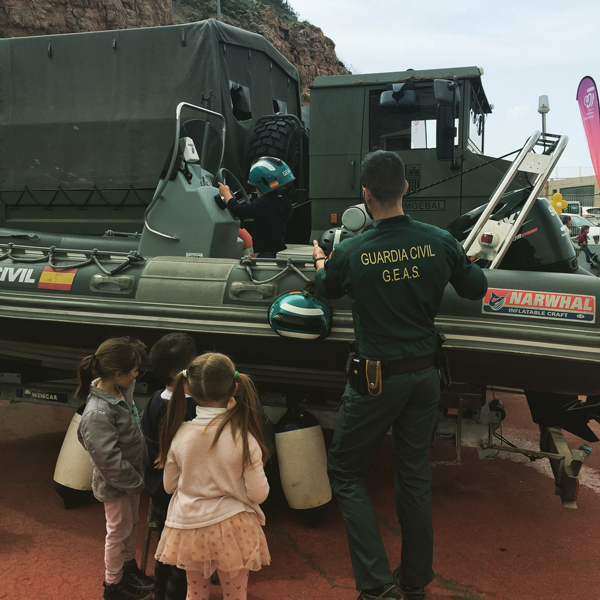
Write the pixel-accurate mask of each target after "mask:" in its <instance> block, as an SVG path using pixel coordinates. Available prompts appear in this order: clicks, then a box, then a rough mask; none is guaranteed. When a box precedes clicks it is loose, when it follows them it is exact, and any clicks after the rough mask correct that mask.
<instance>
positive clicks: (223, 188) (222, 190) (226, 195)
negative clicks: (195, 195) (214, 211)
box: [217, 181, 233, 203]
mask: <svg viewBox="0 0 600 600" xmlns="http://www.w3.org/2000/svg"><path fill="white" fill-rule="evenodd" d="M217 187H218V188H219V194H221V196H223V200H225V203H227V202H229V201H230V200H231V199H232V198H233V196H232V194H231V192H230V191H229V186H228V185H224V184H222V183H221V182H220V181H217Z"/></svg>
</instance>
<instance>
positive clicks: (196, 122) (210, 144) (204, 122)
mask: <svg viewBox="0 0 600 600" xmlns="http://www.w3.org/2000/svg"><path fill="white" fill-rule="evenodd" d="M182 116H185V115H183V114H182ZM188 116H189V115H188ZM222 127H223V126H222V122H221V120H220V119H217V118H215V117H214V116H212V115H210V114H208V113H198V112H195V113H194V118H193V119H189V120H187V121H183V122H182V124H181V129H180V137H190V138H192V140H193V141H194V145H195V146H196V151H197V152H198V156H199V158H200V165H201V166H202V168H203V169H205V170H206V171H208V172H209V173H212V174H213V175H214V174H216V172H217V171H218V170H219V167H220V166H221V160H222V156H223V139H222Z"/></svg>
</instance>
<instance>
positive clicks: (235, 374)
mask: <svg viewBox="0 0 600 600" xmlns="http://www.w3.org/2000/svg"><path fill="white" fill-rule="evenodd" d="M238 375H239V373H238V372H237V371H236V372H235V373H234V374H233V378H234V379H237V376H238Z"/></svg>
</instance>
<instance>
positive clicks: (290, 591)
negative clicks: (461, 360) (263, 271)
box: [0, 394, 600, 600]
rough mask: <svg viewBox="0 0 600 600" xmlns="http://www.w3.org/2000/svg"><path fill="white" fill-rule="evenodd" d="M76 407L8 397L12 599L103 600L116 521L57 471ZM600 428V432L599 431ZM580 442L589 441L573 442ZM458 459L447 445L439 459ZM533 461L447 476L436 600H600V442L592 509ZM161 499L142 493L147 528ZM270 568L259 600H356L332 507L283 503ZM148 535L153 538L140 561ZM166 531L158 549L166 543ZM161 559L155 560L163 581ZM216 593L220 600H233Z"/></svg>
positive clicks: (5, 562) (274, 520)
mask: <svg viewBox="0 0 600 600" xmlns="http://www.w3.org/2000/svg"><path fill="white" fill-rule="evenodd" d="M499 396H501V397H502V398H503V400H504V402H505V406H506V409H507V413H508V416H507V420H506V421H505V422H504V435H505V436H506V437H508V438H509V439H511V440H513V441H516V442H517V443H519V444H523V445H524V444H527V443H531V444H533V443H534V442H535V441H536V439H537V429H536V427H535V426H533V424H531V422H530V417H529V414H528V411H527V406H526V403H525V401H524V398H523V397H521V396H508V395H506V394H504V395H503V394H499ZM72 412H73V411H72V410H70V409H65V408H58V407H48V406H41V405H34V404H9V403H8V402H6V401H0V456H1V461H0V477H1V481H2V484H1V487H0V561H1V562H0V600H3V599H5V598H6V599H9V600H34V599H35V600H63V599H72V600H79V599H81V600H99V599H100V598H101V596H102V576H103V565H102V557H103V536H104V515H103V510H102V506H101V504H99V503H97V502H95V501H94V502H93V503H91V504H89V505H87V506H84V507H81V508H76V509H72V510H70V511H65V510H64V508H63V507H62V500H61V499H60V498H59V497H58V495H57V494H56V493H55V492H54V489H53V487H52V476H53V472H54V465H55V461H56V457H57V455H58V452H59V449H60V446H61V443H62V439H63V436H64V432H65V431H66V429H67V426H68V423H69V421H70V420H71V416H72ZM593 427H594V429H595V431H596V432H600V426H598V425H594V426H593ZM568 441H569V442H570V445H571V446H573V447H578V446H579V445H580V443H581V441H580V440H579V439H575V438H570V439H569V440H568ZM450 458H452V448H451V446H450V444H449V442H448V441H440V442H438V443H437V444H436V447H435V449H434V450H433V451H432V459H433V460H447V459H450ZM537 464H538V463H535V465H536V466H533V467H532V466H531V463H529V460H528V459H517V460H515V459H511V458H508V457H506V456H500V457H497V458H496V459H494V460H493V461H480V460H478V459H477V457H476V453H475V452H474V451H472V450H466V451H465V454H464V464H463V465H462V466H460V467H458V466H448V465H440V466H437V467H435V468H434V483H433V507H434V508H433V510H434V528H435V544H436V546H435V564H434V568H435V571H436V574H437V575H436V580H435V582H434V583H433V584H431V585H430V586H429V588H428V595H427V599H428V600H443V599H444V600H530V599H531V600H534V599H535V600H554V599H556V600H597V599H598V598H600V585H599V584H600V572H599V568H598V565H599V559H600V520H599V515H600V495H599V494H600V480H599V479H598V473H599V471H600V446H599V447H596V448H595V449H594V453H593V454H592V456H591V457H590V458H589V459H588V461H587V462H586V463H585V465H584V470H583V476H584V484H582V487H581V489H580V494H579V508H578V509H577V510H567V509H564V508H562V506H561V504H560V501H559V500H558V499H557V497H556V496H554V483H553V480H552V479H550V478H549V477H548V476H547V475H546V474H544V473H543V472H541V471H540V470H538V468H537ZM369 484H370V488H371V492H372V497H373V501H374V504H375V506H376V510H377V512H378V514H379V516H380V524H381V530H382V534H383V536H384V539H385V542H386V545H387V548H388V552H389V556H390V561H391V563H392V566H393V567H394V566H396V564H397V562H398V559H399V556H400V532H399V528H398V524H397V521H396V517H395V512H394V505H393V492H392V464H391V453H390V446H389V440H387V441H386V443H384V445H383V446H382V448H381V449H380V451H379V453H378V454H377V456H376V458H375V460H374V464H373V468H372V472H371V475H370V480H369ZM147 504H148V500H147V497H143V500H142V507H143V515H142V518H143V520H144V522H145V516H146V510H147ZM266 534H267V539H268V541H269V546H270V550H271V555H272V557H273V562H272V565H271V566H270V567H267V568H264V569H263V570H262V571H260V572H259V573H255V574H252V575H251V580H250V587H249V598H250V600H282V599H286V600H300V599H310V600H321V599H332V600H355V598H356V597H357V596H358V594H357V592H356V591H355V590H354V581H353V579H352V575H351V568H350V560H349V556H348V550H347V546H346V538H345V533H344V527H343V523H342V520H341V517H340V513H339V511H338V509H337V507H336V506H332V507H331V508H330V510H329V512H328V513H327V515H326V516H325V518H324V519H323V521H322V523H321V525H320V527H319V528H317V529H313V528H310V527H307V526H306V525H305V524H304V523H302V522H301V521H300V520H299V519H298V517H297V515H295V514H293V513H292V512H291V511H290V510H289V509H288V508H287V506H286V505H285V504H284V503H281V502H277V503H274V504H272V505H271V506H270V507H269V509H268V512H267V528H266ZM142 539H143V531H140V536H139V548H140V552H139V554H138V559H139V556H140V554H141V546H142ZM156 541H157V540H156V534H154V538H153V542H152V548H154V547H155V546H156ZM152 566H153V563H150V565H149V570H150V572H151V570H152ZM220 597H221V595H220V588H219V587H215V588H214V591H213V594H212V595H211V600H216V599H217V598H220Z"/></svg>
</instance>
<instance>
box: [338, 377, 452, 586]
mask: <svg viewBox="0 0 600 600" xmlns="http://www.w3.org/2000/svg"><path fill="white" fill-rule="evenodd" d="M439 398H440V380H439V375H438V372H437V370H436V369H434V368H429V369H425V370H423V371H419V372H416V373H407V374H404V375H394V376H390V377H387V378H386V379H384V380H383V390H382V392H381V394H380V395H379V396H370V395H364V396H363V395H361V394H358V393H357V392H356V391H354V389H352V388H351V387H350V385H349V384H348V385H347V386H346V391H345V392H344V398H343V403H342V406H341V408H340V414H339V418H338V422H337V426H336V429H335V433H334V437H333V442H332V444H331V446H330V448H329V453H328V461H327V462H328V465H327V466H328V471H329V479H330V481H331V487H332V489H333V492H334V494H335V497H336V499H337V502H338V505H339V507H340V510H341V511H342V515H343V517H344V521H345V523H346V533H347V535H348V545H349V547H350V556H351V559H352V567H353V569H354V578H355V579H356V588H357V589H359V590H364V589H370V588H376V587H378V586H380V585H384V584H386V583H391V582H392V580H393V577H392V572H391V570H390V564H389V561H388V558H387V554H386V552H385V547H384V545H383V540H382V539H381V534H380V533H379V527H378V524H377V517H376V515H375V511H374V510H373V505H372V504H371V499H370V498H369V493H368V491H367V485H366V477H367V472H368V468H369V462H370V461H371V458H372V457H373V455H374V454H375V452H376V450H377V448H378V447H379V445H380V444H381V442H382V440H383V438H384V436H385V435H386V434H387V432H388V431H389V430H390V428H391V429H392V443H393V453H394V495H395V500H396V512H397V515H398V520H399V521H400V527H401V530H402V556H401V582H402V583H403V584H405V585H409V586H414V587H422V586H426V585H427V584H428V583H430V582H431V581H432V580H433V569H432V562H433V527H432V522H431V465H430V462H429V447H430V444H431V436H432V435H433V428H434V426H435V420H436V412H437V406H438V403H439Z"/></svg>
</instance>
